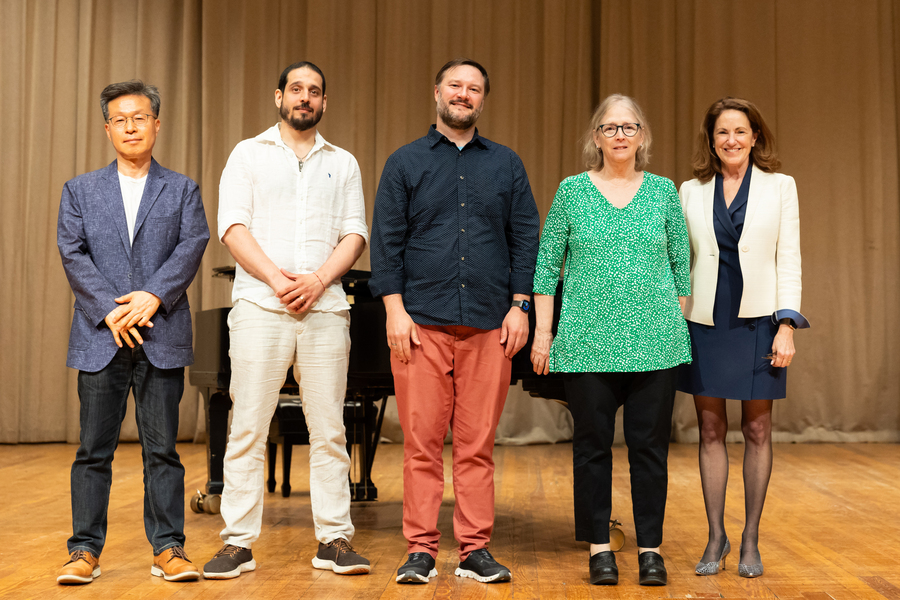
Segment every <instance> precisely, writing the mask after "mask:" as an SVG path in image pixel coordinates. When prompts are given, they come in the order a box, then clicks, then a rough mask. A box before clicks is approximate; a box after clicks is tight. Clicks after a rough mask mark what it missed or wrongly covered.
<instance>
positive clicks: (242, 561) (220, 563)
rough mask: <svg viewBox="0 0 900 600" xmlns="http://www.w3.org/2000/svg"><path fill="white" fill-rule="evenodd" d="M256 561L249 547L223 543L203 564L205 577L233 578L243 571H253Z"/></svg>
mask: <svg viewBox="0 0 900 600" xmlns="http://www.w3.org/2000/svg"><path fill="white" fill-rule="evenodd" d="M255 570H256V561H255V560H253V553H252V552H251V551H250V548H241V547H240V546H233V545H231V544H225V546H223V547H222V549H221V550H219V551H218V552H216V555H215V556H213V557H212V560H211V561H209V562H208V563H206V564H205V565H203V577H205V578H206V579H234V578H235V577H237V576H238V575H240V574H241V573H243V572H244V571H255Z"/></svg>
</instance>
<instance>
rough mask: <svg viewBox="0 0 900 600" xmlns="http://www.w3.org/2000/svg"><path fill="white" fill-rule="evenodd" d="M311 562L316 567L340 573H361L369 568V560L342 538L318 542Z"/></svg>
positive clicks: (366, 571)
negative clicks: (324, 542) (325, 542)
mask: <svg viewBox="0 0 900 600" xmlns="http://www.w3.org/2000/svg"><path fill="white" fill-rule="evenodd" d="M312 564H313V566H314V567H315V568H317V569H322V570H325V571H328V570H331V571H334V572H335V573H339V574H340V575H362V574H365V573H368V572H369V569H370V566H369V561H368V560H366V559H365V558H363V557H362V556H360V555H359V554H357V553H356V552H354V551H353V547H352V546H350V542H348V541H347V540H345V539H344V538H337V539H336V540H332V541H330V542H328V543H327V544H322V543H320V544H319V551H318V552H316V556H315V558H313V559H312Z"/></svg>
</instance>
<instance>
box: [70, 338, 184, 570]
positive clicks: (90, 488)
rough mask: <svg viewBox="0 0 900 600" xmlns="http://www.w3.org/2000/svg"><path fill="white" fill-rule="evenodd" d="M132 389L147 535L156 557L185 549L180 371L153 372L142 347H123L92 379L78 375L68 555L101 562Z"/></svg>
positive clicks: (82, 373)
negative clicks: (81, 553)
mask: <svg viewBox="0 0 900 600" xmlns="http://www.w3.org/2000/svg"><path fill="white" fill-rule="evenodd" d="M132 388H133V389H134V400H135V409H136V410H135V417H136V420H137V428H138V436H139V437H140V440H141V456H142V458H143V462H144V529H145V530H146V532H147V539H148V540H150V544H151V545H152V546H153V553H154V554H159V553H160V552H162V551H163V550H165V549H166V548H169V547H172V546H183V545H184V467H183V466H182V465H181V460H180V459H179V457H178V453H177V452H176V451H175V437H176V435H177V433H178V405H179V403H180V402H181V395H182V393H183V392H184V368H178V369H158V368H156V367H154V366H153V365H152V364H150V361H149V360H147V356H146V354H144V350H143V348H141V347H140V346H137V347H136V348H134V349H131V348H129V347H128V346H124V347H122V348H121V349H119V351H118V352H117V353H116V355H115V356H114V357H113V359H112V361H111V362H110V363H109V364H108V365H106V367H104V368H103V369H101V370H100V371H97V372H96V373H86V372H84V371H79V373H78V397H79V399H80V400H81V446H80V447H79V448H78V452H77V453H76V455H75V462H74V463H73V464H72V531H73V533H72V537H71V538H69V542H68V546H69V552H70V553H71V552H72V551H74V550H79V549H82V550H87V551H89V552H90V553H92V554H93V555H94V556H100V553H101V552H102V551H103V545H104V544H105V542H106V513H107V509H108V508H109V489H110V486H111V485H112V460H113V453H114V452H115V451H116V446H118V443H119V430H120V429H121V427H122V420H123V419H124V418H125V409H126V407H127V401H128V392H129V390H131V389H132Z"/></svg>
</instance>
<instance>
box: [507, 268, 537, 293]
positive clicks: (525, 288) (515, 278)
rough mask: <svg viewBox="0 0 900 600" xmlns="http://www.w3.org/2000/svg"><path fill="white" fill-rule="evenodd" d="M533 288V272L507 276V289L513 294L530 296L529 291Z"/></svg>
mask: <svg viewBox="0 0 900 600" xmlns="http://www.w3.org/2000/svg"><path fill="white" fill-rule="evenodd" d="M533 287H534V271H531V272H528V273H522V272H518V273H510V274H509V289H510V292H511V293H513V294H528V295H529V296H530V295H531V290H532V288H533Z"/></svg>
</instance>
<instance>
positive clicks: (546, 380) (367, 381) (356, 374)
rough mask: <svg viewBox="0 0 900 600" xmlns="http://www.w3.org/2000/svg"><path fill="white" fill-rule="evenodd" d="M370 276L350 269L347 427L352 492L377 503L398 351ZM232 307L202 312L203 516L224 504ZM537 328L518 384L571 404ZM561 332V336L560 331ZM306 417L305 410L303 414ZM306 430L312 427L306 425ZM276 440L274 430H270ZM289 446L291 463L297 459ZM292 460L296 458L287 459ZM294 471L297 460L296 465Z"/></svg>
mask: <svg viewBox="0 0 900 600" xmlns="http://www.w3.org/2000/svg"><path fill="white" fill-rule="evenodd" d="M214 272H215V275H216V276H220V277H230V278H232V279H233V278H234V267H222V268H218V269H215V270H214ZM369 275H370V273H369V272H368V271H350V272H348V273H347V274H346V275H345V276H344V277H342V278H341V283H342V284H343V287H344V291H345V292H346V294H347V299H348V300H349V302H350V305H351V309H350V340H351V350H350V365H349V369H348V373H347V395H346V399H345V402H344V423H345V425H346V428H347V450H348V453H349V454H350V458H351V465H352V466H351V473H350V492H351V498H352V499H353V500H375V499H376V498H377V497H378V489H377V488H376V486H375V484H374V483H373V482H372V464H373V461H374V460H375V452H376V450H377V448H378V440H379V437H380V433H381V424H382V422H383V420H384V409H385V405H386V404H387V398H388V396H392V395H393V394H394V381H393V377H392V376H391V362H390V353H389V351H388V347H387V343H386V341H385V312H384V305H383V303H382V302H381V300H380V299H379V298H373V297H372V294H371V292H369ZM561 298H562V284H561V283H560V286H559V288H558V289H557V295H556V306H555V314H554V320H553V322H554V323H556V322H558V321H559V311H560V302H561ZM230 310H231V309H230V308H217V309H213V310H206V311H200V312H198V313H197V316H196V332H197V334H196V338H195V339H196V343H195V352H194V355H195V361H194V365H193V366H192V367H191V370H190V382H191V384H192V385H194V386H196V387H199V388H200V390H201V393H202V395H203V401H204V402H203V403H204V409H205V413H206V431H207V442H206V445H207V472H208V479H207V483H206V491H205V493H203V492H199V491H198V494H197V495H196V496H195V497H194V498H193V500H192V501H191V508H192V509H194V511H196V512H207V513H218V500H219V497H220V495H221V493H222V489H223V487H224V484H223V470H222V462H223V459H224V457H225V445H226V442H227V436H228V413H229V411H230V410H231V399H230V398H229V395H228V386H229V383H230V380H231V363H230V360H229V358H228V325H227V322H226V319H227V317H228V312H229V311H230ZM529 318H530V320H531V328H530V331H529V337H528V343H527V344H526V345H525V347H524V348H523V349H522V350H520V351H519V352H518V354H516V356H515V357H514V358H513V364H512V376H511V379H510V385H514V384H516V383H517V382H518V381H522V387H523V388H524V389H525V391H527V392H529V393H530V394H531V395H532V396H534V397H542V398H547V399H551V400H557V401H561V402H564V401H565V390H564V389H563V383H562V379H561V378H560V377H559V376H558V375H556V374H550V375H546V376H538V375H535V374H534V372H533V370H532V367H531V361H530V359H529V355H530V351H529V349H530V348H531V342H532V339H533V337H534V311H531V312H530V314H529ZM554 333H555V331H554ZM282 392H283V393H288V394H290V393H294V394H296V393H298V386H297V383H296V382H295V381H294V378H293V375H292V372H291V371H289V372H288V374H287V379H286V381H285V386H284V388H283V390H282ZM297 412H299V411H297ZM301 426H305V425H303V424H301ZM270 435H271V433H270ZM285 446H286V455H285V456H286V458H287V457H289V456H290V454H289V449H288V448H287V446H288V444H287V443H286V444H285ZM269 458H270V477H269V490H270V491H272V489H273V486H274V479H273V475H272V473H273V469H274V455H273V454H272V453H271V452H270V456H269ZM287 460H289V458H287ZM288 466H289V463H288Z"/></svg>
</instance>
